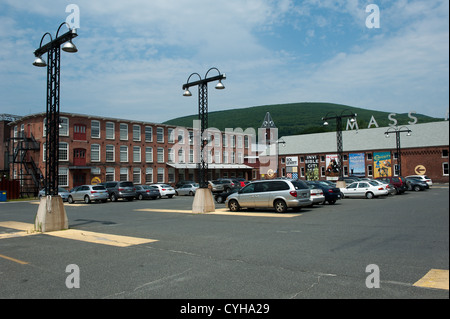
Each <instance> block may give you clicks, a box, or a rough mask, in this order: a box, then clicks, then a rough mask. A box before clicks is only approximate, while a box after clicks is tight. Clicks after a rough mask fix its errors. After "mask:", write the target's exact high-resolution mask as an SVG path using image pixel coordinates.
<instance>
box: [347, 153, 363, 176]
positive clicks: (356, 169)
mask: <svg viewBox="0 0 450 319" xmlns="http://www.w3.org/2000/svg"><path fill="white" fill-rule="evenodd" d="M348 160H349V164H348V166H349V171H350V176H356V177H365V176H366V168H365V167H366V165H365V161H364V153H350V154H349V156H348Z"/></svg>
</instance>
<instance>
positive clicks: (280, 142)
mask: <svg viewBox="0 0 450 319" xmlns="http://www.w3.org/2000/svg"><path fill="white" fill-rule="evenodd" d="M280 144H281V145H283V147H285V146H286V141H285V140H283V139H282V138H280V139H279V140H278V141H277V177H281V174H280Z"/></svg>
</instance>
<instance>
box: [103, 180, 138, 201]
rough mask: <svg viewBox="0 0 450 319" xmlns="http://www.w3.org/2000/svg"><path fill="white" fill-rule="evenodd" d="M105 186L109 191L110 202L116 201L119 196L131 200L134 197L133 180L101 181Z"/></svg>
mask: <svg viewBox="0 0 450 319" xmlns="http://www.w3.org/2000/svg"><path fill="white" fill-rule="evenodd" d="M99 185H103V186H105V187H106V189H107V190H108V193H109V199H110V200H111V201H112V202H117V200H118V199H119V198H123V199H126V200H129V201H132V200H133V199H134V198H135V197H136V188H135V187H134V184H133V182H117V181H114V182H106V183H101V184H99Z"/></svg>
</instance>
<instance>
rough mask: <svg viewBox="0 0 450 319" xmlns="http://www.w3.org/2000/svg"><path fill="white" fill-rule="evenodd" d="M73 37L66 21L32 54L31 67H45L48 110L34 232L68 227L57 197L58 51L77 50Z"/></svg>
mask: <svg viewBox="0 0 450 319" xmlns="http://www.w3.org/2000/svg"><path fill="white" fill-rule="evenodd" d="M63 25H66V26H67V27H68V28H69V31H68V32H66V33H64V34H63V35H59V31H60V30H61V27H62V26H63ZM47 35H48V36H49V37H50V42H48V43H46V44H45V45H42V41H43V40H44V38H45V36H47ZM76 36H77V33H76V30H75V29H70V26H69V25H68V24H67V23H66V22H63V23H61V25H60V26H59V28H58V30H57V31H56V37H55V39H53V38H52V35H51V34H50V33H49V32H46V33H45V34H44V35H43V36H42V38H41V43H40V45H39V48H38V49H37V50H36V51H34V55H35V57H36V59H35V60H34V62H33V65H34V66H37V67H47V108H46V123H45V129H46V144H45V151H46V154H45V174H46V179H45V195H46V196H45V198H43V200H41V203H40V205H39V210H38V216H37V218H36V222H35V228H36V230H39V231H42V232H45V231H53V230H60V229H66V228H68V225H67V216H66V213H65V209H64V206H63V205H62V199H61V198H60V197H59V196H58V157H59V126H60V119H59V108H60V104H59V96H60V65H61V48H62V50H63V51H65V52H69V53H75V52H77V51H78V49H77V47H76V46H75V45H74V44H73V43H72V39H73V38H75V37H76ZM45 53H47V63H46V62H45V61H44V60H43V59H42V55H43V54H45ZM50 201H51V202H50ZM41 206H42V207H41Z"/></svg>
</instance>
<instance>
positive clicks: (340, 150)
mask: <svg viewBox="0 0 450 319" xmlns="http://www.w3.org/2000/svg"><path fill="white" fill-rule="evenodd" d="M344 113H348V114H344ZM356 117H357V114H356V113H352V112H351V111H350V110H343V111H342V112H341V114H339V115H338V114H336V113H335V112H328V113H327V115H325V117H323V118H322V121H323V125H325V126H328V125H329V124H328V121H329V120H336V141H337V153H338V161H339V164H338V165H339V180H338V182H340V184H341V186H342V187H345V182H344V171H343V170H342V153H343V152H344V143H343V140H342V119H350V122H352V123H354V122H356ZM342 184H343V185H342Z"/></svg>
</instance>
